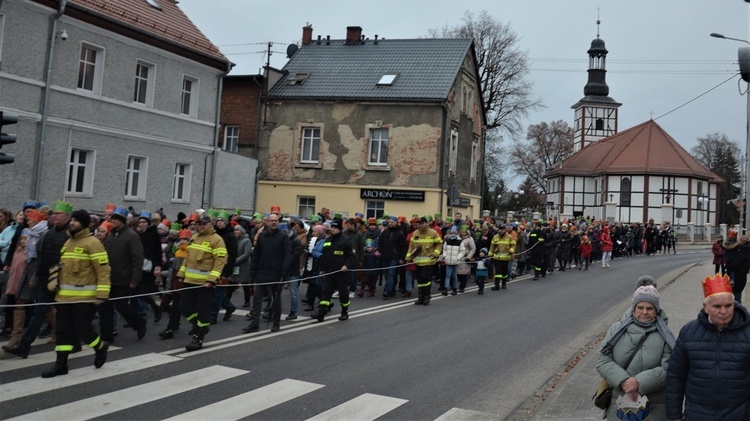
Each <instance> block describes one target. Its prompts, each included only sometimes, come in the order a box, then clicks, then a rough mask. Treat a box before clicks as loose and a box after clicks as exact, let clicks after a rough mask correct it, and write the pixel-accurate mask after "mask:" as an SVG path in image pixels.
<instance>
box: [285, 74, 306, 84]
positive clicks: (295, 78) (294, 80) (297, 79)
mask: <svg viewBox="0 0 750 421" xmlns="http://www.w3.org/2000/svg"><path fill="white" fill-rule="evenodd" d="M308 77H310V73H307V72H297V73H292V74H291V75H290V76H289V78H287V80H286V83H287V85H301V84H302V82H304V81H305V80H307V78H308Z"/></svg>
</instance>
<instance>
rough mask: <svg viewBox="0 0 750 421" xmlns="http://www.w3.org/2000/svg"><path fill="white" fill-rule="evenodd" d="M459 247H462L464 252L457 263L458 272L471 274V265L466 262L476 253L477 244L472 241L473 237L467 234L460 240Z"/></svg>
mask: <svg viewBox="0 0 750 421" xmlns="http://www.w3.org/2000/svg"><path fill="white" fill-rule="evenodd" d="M461 247H463V248H464V250H465V253H464V256H463V259H461V263H459V264H458V274H459V275H469V274H471V265H470V264H469V263H468V262H470V261H471V260H472V259H473V258H474V255H475V254H476V253H477V245H476V244H475V243H474V239H473V238H471V236H467V237H466V238H464V239H463V240H462V241H461Z"/></svg>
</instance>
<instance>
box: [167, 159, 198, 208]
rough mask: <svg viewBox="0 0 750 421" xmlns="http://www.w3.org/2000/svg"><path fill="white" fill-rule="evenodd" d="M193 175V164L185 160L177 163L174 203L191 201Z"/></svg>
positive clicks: (173, 183)
mask: <svg viewBox="0 0 750 421" xmlns="http://www.w3.org/2000/svg"><path fill="white" fill-rule="evenodd" d="M192 175H193V166H192V165H191V164H186V163H184V162H177V163H175V166H174V177H173V179H172V203H189V202H190V182H191V180H192ZM180 196H181V197H180Z"/></svg>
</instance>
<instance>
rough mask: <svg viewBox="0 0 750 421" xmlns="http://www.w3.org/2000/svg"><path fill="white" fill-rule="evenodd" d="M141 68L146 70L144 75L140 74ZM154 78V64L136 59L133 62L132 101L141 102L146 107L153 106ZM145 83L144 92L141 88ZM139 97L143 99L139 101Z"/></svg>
mask: <svg viewBox="0 0 750 421" xmlns="http://www.w3.org/2000/svg"><path fill="white" fill-rule="evenodd" d="M141 68H145V69H146V70H147V75H146V77H143V76H142V75H141V74H140V70H141ZM155 80H156V65H155V64H154V63H149V62H147V61H145V60H141V59H138V60H136V62H135V86H134V89H133V103H135V104H143V105H145V106H147V107H153V106H154V83H155V82H154V81H155ZM139 82H140V83H139ZM141 84H145V85H146V86H145V92H143V90H142V89H141ZM139 99H143V100H142V101H139Z"/></svg>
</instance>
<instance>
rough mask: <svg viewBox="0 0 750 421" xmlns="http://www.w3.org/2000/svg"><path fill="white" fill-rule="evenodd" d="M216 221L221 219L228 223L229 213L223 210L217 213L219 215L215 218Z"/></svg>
mask: <svg viewBox="0 0 750 421" xmlns="http://www.w3.org/2000/svg"><path fill="white" fill-rule="evenodd" d="M216 219H223V220H225V221H229V219H230V215H229V212H227V211H225V210H223V211H219V214H218V215H217V216H216Z"/></svg>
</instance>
